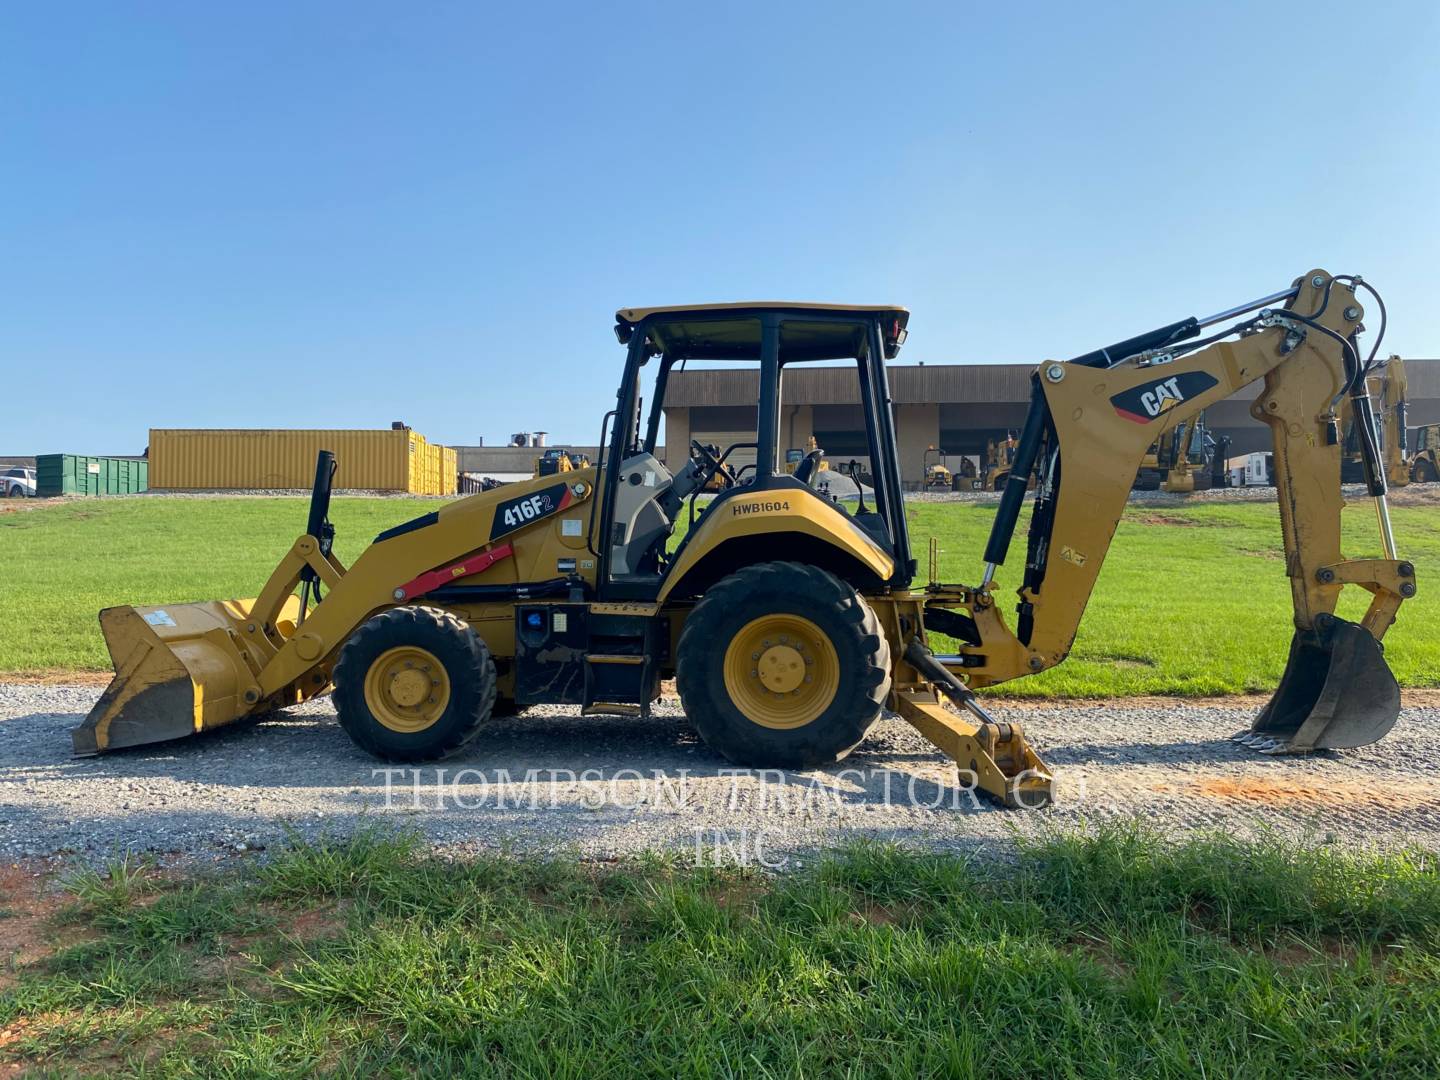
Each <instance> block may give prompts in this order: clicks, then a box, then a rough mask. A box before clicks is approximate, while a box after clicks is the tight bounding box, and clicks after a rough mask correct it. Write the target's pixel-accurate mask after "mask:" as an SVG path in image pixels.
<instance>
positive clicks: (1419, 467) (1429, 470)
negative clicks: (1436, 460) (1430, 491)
mask: <svg viewBox="0 0 1440 1080" xmlns="http://www.w3.org/2000/svg"><path fill="white" fill-rule="evenodd" d="M1436 480H1440V472H1437V471H1436V469H1435V466H1434V465H1432V464H1430V462H1428V461H1426V460H1425V459H1424V458H1421V459H1420V460H1419V461H1417V462H1416V463H1415V482H1416V483H1417V484H1433V483H1435V481H1436Z"/></svg>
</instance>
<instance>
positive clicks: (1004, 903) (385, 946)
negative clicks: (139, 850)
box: [0, 828, 1440, 1080]
mask: <svg viewBox="0 0 1440 1080" xmlns="http://www.w3.org/2000/svg"><path fill="white" fill-rule="evenodd" d="M69 890H70V894H71V899H70V901H69V902H68V904H67V905H66V906H64V907H62V908H61V909H60V910H58V911H52V912H51V913H50V915H49V919H48V922H47V923H46V924H45V928H44V930H43V931H42V932H41V936H49V937H51V938H52V940H53V944H55V945H58V946H59V947H58V951H55V952H54V953H53V955H50V956H49V957H47V958H44V959H40V960H36V961H32V962H31V963H30V964H28V965H27V966H25V967H23V968H22V969H21V970H19V971H18V972H12V971H10V970H8V967H3V966H0V1074H3V1075H12V1074H11V1073H9V1072H6V1068H7V1063H9V1064H10V1065H19V1064H20V1063H26V1064H28V1065H30V1066H32V1067H33V1068H34V1070H35V1073H36V1074H37V1075H39V1074H42V1073H43V1074H44V1075H52V1074H53V1075H101V1074H103V1075H114V1076H155V1077H170V1076H176V1077H180V1076H186V1077H189V1076H215V1077H241V1076H267V1077H268V1076H275V1077H286V1076H295V1077H308V1076H397V1077H398V1076H461V1075H464V1076H478V1075H485V1076H490V1075H494V1076H513V1077H577V1078H582V1077H583V1078H586V1080H590V1078H607V1077H616V1078H621V1077H632V1076H633V1077H674V1076H742V1075H743V1076H822V1075H823V1076H894V1077H906V1078H910V1077H916V1076H942V1075H943V1076H956V1077H964V1076H1002V1077H1008V1076H1067V1077H1139V1076H1156V1077H1163V1076H1173V1077H1180V1076H1185V1077H1191V1076H1193V1077H1228V1076H1257V1077H1259V1076H1289V1077H1311V1076H1316V1077H1319V1076H1388V1077H1399V1076H1415V1077H1420V1076H1432V1075H1434V1068H1435V1062H1436V1061H1437V1060H1440V870H1437V866H1436V862H1435V860H1434V858H1433V856H1426V855H1423V854H1421V853H1412V854H1393V855H1387V856H1383V857H1380V856H1357V855H1350V854H1346V853H1343V852H1340V851H1338V850H1337V849H1335V848H1333V847H1325V846H1321V847H1318V848H1315V849H1310V850H1305V849H1293V848H1289V847H1286V846H1284V845H1282V844H1280V843H1278V842H1276V843H1269V844H1260V845H1258V846H1246V845H1242V844H1240V843H1238V842H1235V841H1232V840H1228V839H1225V838H1223V837H1216V838H1211V839H1201V840H1198V841H1192V842H1189V843H1187V844H1185V845H1183V846H1177V847H1171V846H1165V845H1163V844H1161V843H1160V842H1158V841H1156V840H1155V839H1153V838H1152V837H1149V836H1147V835H1145V834H1144V833H1143V832H1140V831H1137V830H1136V829H1134V828H1126V829H1120V828H1112V829H1109V830H1106V831H1101V832H1096V833H1091V834H1086V835H1077V834H1071V835H1068V836H1057V837H1053V838H1050V839H1046V840H1042V841H1039V842H1035V841H1031V842H1026V843H1023V844H1022V845H1021V848H1020V851H1019V855H1018V859H1017V861H1016V862H1015V863H1013V864H1012V863H1008V862H1006V863H989V864H984V865H980V866H973V865H970V864H967V863H966V862H965V861H963V860H961V859H957V858H955V857H953V856H943V855H920V854H913V853H904V852H901V851H898V850H894V849H889V848H881V847H866V848H859V849H854V850H851V851H849V852H846V853H842V854H840V855H838V856H835V857H833V858H830V859H828V860H827V861H825V862H823V863H822V864H820V865H819V866H814V867H809V868H807V869H805V870H803V871H798V872H796V873H793V874H789V875H785V876H782V877H780V878H767V877H763V876H760V875H757V874H755V873H753V872H749V871H743V870H738V869H733V868H731V869H716V868H694V867H688V866H682V865H681V864H680V862H679V861H678V860H664V859H659V858H656V859H652V860H650V861H641V862H631V863H621V864H618V865H613V866H608V867H596V866H593V865H592V866H587V865H585V864H583V863H579V862H577V861H574V860H556V861H552V862H546V861H519V860H511V859H508V858H503V857H496V858H489V859H480V860H478V861H458V862H457V861H454V860H450V859H445V858H441V857H438V856H434V855H430V854H428V853H426V852H425V851H424V849H423V847H421V846H419V845H416V844H413V843H411V842H408V841H406V840H404V839H397V838H394V837H392V836H387V835H381V834H371V835H368V836H362V837H361V838H360V839H359V840H358V841H356V842H353V843H350V844H346V845H327V844H323V843H322V844H312V845H301V846H298V847H295V848H292V849H290V850H287V851H284V852H280V853H277V855H276V857H275V858H274V859H273V860H272V861H270V862H269V863H268V864H264V865H260V866H250V867H245V868H241V869H232V870H229V871H225V872H212V873H209V874H201V875H199V876H195V875H190V876H185V877H183V878H179V879H177V878H176V877H175V876H173V875H171V876H169V877H164V878H161V877H157V876H155V875H153V874H149V873H146V872H144V871H143V870H141V869H139V868H138V867H137V865H136V864H135V863H133V862H132V863H129V864H125V863H117V864H115V865H114V866H113V867H112V868H111V869H110V870H109V872H108V873H98V874H97V873H88V874H81V875H79V876H77V877H75V878H73V879H71V881H70V882H69ZM12 917H13V916H12ZM4 925H5V917H4V916H3V915H0V928H3V927H4ZM17 976H18V978H17Z"/></svg>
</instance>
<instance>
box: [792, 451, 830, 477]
mask: <svg viewBox="0 0 1440 1080" xmlns="http://www.w3.org/2000/svg"><path fill="white" fill-rule="evenodd" d="M824 456H825V451H824V450H820V449H815V450H811V451H810V452H809V453H808V454H806V455H805V460H804V461H802V462H800V464H799V465H796V466H795V479H796V480H799V481H800V482H801V483H802V484H809V483H811V481H812V480H813V478H814V476H815V470H816V469H818V468H819V467H820V459H821V458H823V457H824Z"/></svg>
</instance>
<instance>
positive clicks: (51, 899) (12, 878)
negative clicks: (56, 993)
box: [0, 863, 66, 1045]
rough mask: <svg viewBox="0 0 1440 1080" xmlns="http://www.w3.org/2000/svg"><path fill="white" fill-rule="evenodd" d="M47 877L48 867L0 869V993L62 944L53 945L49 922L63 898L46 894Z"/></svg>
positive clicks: (8, 867) (1, 1043)
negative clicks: (18, 973) (20, 973)
mask: <svg viewBox="0 0 1440 1080" xmlns="http://www.w3.org/2000/svg"><path fill="white" fill-rule="evenodd" d="M49 877H50V873H49V869H48V867H43V868H42V867H37V866H32V865H26V864H24V863H13V864H11V865H9V866H0V992H3V991H5V990H9V989H10V988H11V987H13V986H14V985H15V983H16V981H17V971H18V969H20V968H22V967H28V966H29V965H31V964H34V963H36V962H38V961H40V960H44V959H45V958H46V957H47V956H49V955H51V954H52V953H53V952H54V951H55V950H56V948H57V947H59V945H61V944H65V943H59V942H56V941H55V939H54V935H53V932H52V928H51V924H50V919H51V917H52V916H53V915H54V914H55V913H56V912H57V911H58V910H59V909H60V908H62V907H63V906H64V905H65V903H66V898H65V897H64V896H63V895H61V894H59V893H51V892H47V891H46V888H45V886H46V883H47V881H48V880H49ZM7 1030H8V1029H7ZM0 1034H3V1033H0ZM12 1041H13V1040H12ZM0 1045H3V1042H0Z"/></svg>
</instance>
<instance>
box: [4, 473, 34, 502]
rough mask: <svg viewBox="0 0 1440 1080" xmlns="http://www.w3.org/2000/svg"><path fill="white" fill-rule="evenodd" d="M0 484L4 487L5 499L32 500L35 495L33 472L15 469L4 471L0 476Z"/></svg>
mask: <svg viewBox="0 0 1440 1080" xmlns="http://www.w3.org/2000/svg"><path fill="white" fill-rule="evenodd" d="M0 483H3V484H4V485H5V497H6V498H7V499H24V498H27V497H29V498H33V497H34V495H35V470H34V469H26V468H23V467H16V468H13V469H6V470H5V472H4V474H3V475H0Z"/></svg>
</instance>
